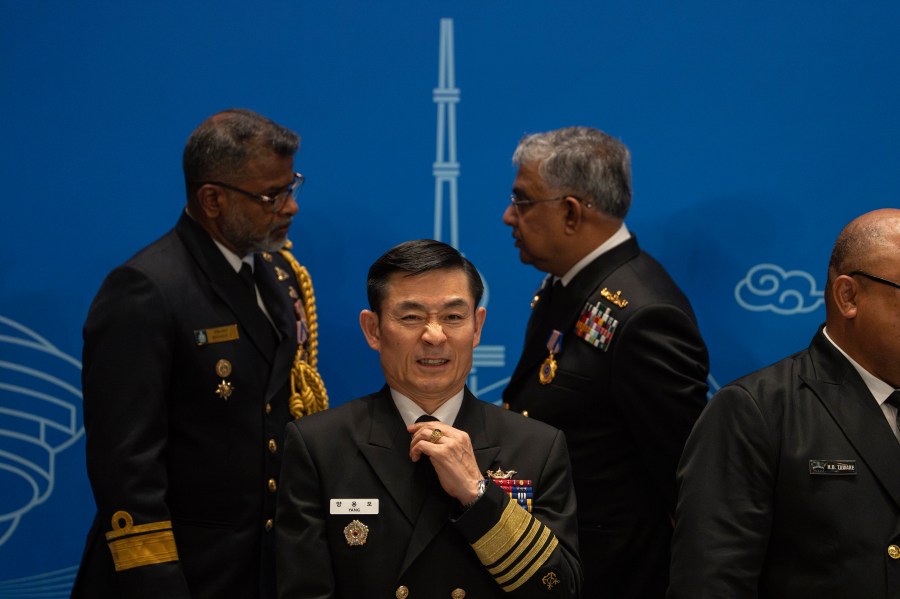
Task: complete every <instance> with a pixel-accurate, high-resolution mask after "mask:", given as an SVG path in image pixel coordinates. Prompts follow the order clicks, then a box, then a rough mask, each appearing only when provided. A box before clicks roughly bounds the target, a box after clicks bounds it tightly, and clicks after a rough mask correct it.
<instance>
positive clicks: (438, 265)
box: [366, 239, 484, 314]
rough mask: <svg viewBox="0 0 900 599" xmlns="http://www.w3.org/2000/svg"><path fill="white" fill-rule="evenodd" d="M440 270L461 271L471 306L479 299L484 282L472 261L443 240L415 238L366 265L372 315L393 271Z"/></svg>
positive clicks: (423, 271) (418, 271) (377, 310)
mask: <svg viewBox="0 0 900 599" xmlns="http://www.w3.org/2000/svg"><path fill="white" fill-rule="evenodd" d="M440 269H449V270H461V271H463V272H464V273H465V274H466V278H467V279H468V280H469V291H470V292H471V293H472V297H473V298H474V299H475V305H476V306H477V305H478V304H479V303H480V302H481V296H482V295H483V294H484V283H483V282H482V280H481V275H480V274H478V269H476V268H475V265H474V264H472V263H471V262H470V261H469V260H467V259H466V258H465V257H464V256H463V255H462V254H461V253H459V250H457V249H456V248H454V247H453V246H450V245H447V244H446V243H442V242H440V241H435V240H434V239H415V240H413V241H406V242H403V243H401V244H400V245H397V246H394V247H392V248H391V249H389V250H388V251H387V252H385V254H384V255H382V256H381V257H380V258H379V259H378V260H376V261H375V263H374V264H372V266H371V268H369V277H368V279H367V280H366V294H367V295H368V296H369V309H370V310H372V311H373V312H375V313H376V314H379V313H380V311H381V303H382V302H383V301H384V296H385V293H386V289H387V285H388V279H390V277H391V275H392V274H394V273H395V272H403V273H406V275H407V276H410V277H412V276H415V275H419V274H422V273H425V272H430V271H432V270H440Z"/></svg>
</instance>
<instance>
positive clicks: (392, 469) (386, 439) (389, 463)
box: [357, 386, 420, 524]
mask: <svg viewBox="0 0 900 599" xmlns="http://www.w3.org/2000/svg"><path fill="white" fill-rule="evenodd" d="M366 408H367V412H366V413H365V414H364V415H361V418H360V422H359V426H358V428H357V430H360V431H361V435H360V438H359V440H358V445H359V449H360V451H361V452H362V454H363V456H365V458H366V460H367V461H368V462H369V465H370V466H371V467H372V470H373V471H374V472H375V475H376V476H377V477H378V479H379V480H380V481H381V484H382V485H383V486H384V488H385V489H387V491H388V493H389V494H390V496H391V497H392V498H393V500H394V501H395V502H396V503H397V505H398V506H399V508H400V511H401V512H403V515H404V516H405V517H406V519H407V520H409V522H410V524H414V523H415V521H416V516H417V514H418V510H419V507H420V502H418V501H415V491H414V487H413V485H412V482H413V480H414V478H415V477H414V473H415V464H414V463H413V461H412V460H411V459H410V458H409V442H410V435H409V432H407V430H406V427H405V426H404V425H403V419H402V418H400V414H399V413H397V408H396V407H395V406H394V402H393V400H392V399H391V393H390V390H389V389H388V388H387V386H385V387H384V388H382V389H381V391H379V392H378V393H376V394H374V395H372V396H371V398H370V400H369V401H368V402H366ZM362 431H367V434H366V433H363V432H362Z"/></svg>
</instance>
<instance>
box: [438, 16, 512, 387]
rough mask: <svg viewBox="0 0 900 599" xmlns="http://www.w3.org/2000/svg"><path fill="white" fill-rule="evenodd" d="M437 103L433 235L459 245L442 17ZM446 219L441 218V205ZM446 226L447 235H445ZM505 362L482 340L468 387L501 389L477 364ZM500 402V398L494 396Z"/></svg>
mask: <svg viewBox="0 0 900 599" xmlns="http://www.w3.org/2000/svg"><path fill="white" fill-rule="evenodd" d="M433 97H434V103H435V104H437V136H436V140H437V148H436V151H435V159H434V164H433V165H432V173H433V174H434V238H435V239H436V240H438V241H445V242H446V243H448V244H450V245H452V246H453V247H455V248H456V249H460V248H459V201H458V200H459V183H458V180H459V172H460V168H459V159H458V158H457V155H456V105H457V104H459V98H460V93H459V88H458V87H456V66H455V63H454V49H453V19H441V35H440V51H439V58H438V85H437V87H435V88H434V96H433ZM445 206H446V209H447V212H446V214H447V222H446V223H445V222H444V214H445V212H444V208H445ZM445 229H449V231H448V232H449V239H446V240H445V238H444V233H445ZM481 280H482V281H483V282H484V297H483V299H482V302H481V304H482V305H483V306H487V304H488V302H489V301H490V290H489V287H488V283H487V281H486V280H485V278H484V276H482V277H481ZM504 366H506V346H505V345H485V344H481V345H479V346H478V347H476V348H475V352H474V354H473V356H472V372H471V373H470V374H469V380H468V385H469V389H470V390H471V391H472V393H474V394H475V395H477V396H480V397H481V398H482V399H486V400H488V401H490V398H488V397H486V395H487V394H488V393H490V392H491V391H494V390H495V389H502V388H503V387H504V386H505V385H506V383H507V382H509V377H506V378H503V379H501V380H498V381H496V382H493V383H490V384H487V385H485V386H483V387H480V386H479V379H478V370H479V368H503V367H504ZM497 402H499V400H497Z"/></svg>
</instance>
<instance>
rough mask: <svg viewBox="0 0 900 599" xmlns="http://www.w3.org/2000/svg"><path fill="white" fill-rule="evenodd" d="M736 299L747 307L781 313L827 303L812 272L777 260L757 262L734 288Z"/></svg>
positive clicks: (757, 310) (799, 311)
mask: <svg viewBox="0 0 900 599" xmlns="http://www.w3.org/2000/svg"><path fill="white" fill-rule="evenodd" d="M734 299H735V300H737V303H738V304H739V305H740V306H741V307H742V308H744V309H745V310H749V311H751V312H765V311H769V312H774V313H775V314H779V315H781V316H791V315H794V314H805V313H808V312H812V311H814V310H816V309H817V308H818V307H819V306H821V305H822V304H823V303H825V297H824V293H823V292H822V291H821V290H819V289H816V280H815V278H813V276H812V275H811V274H809V273H808V272H806V271H804V270H784V269H783V268H781V267H780V266H778V265H777V264H757V265H756V266H754V267H753V268H751V269H750V270H749V271H747V274H746V276H744V278H743V279H741V280H740V281H738V284H737V285H736V286H735V288H734Z"/></svg>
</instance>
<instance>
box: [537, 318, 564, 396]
mask: <svg viewBox="0 0 900 599" xmlns="http://www.w3.org/2000/svg"><path fill="white" fill-rule="evenodd" d="M562 340H563V334H562V333H561V332H559V331H557V330H556V329H553V332H551V333H550V336H549V337H548V338H547V350H548V351H549V352H550V355H549V356H547V359H546V360H544V363H543V364H541V370H540V372H539V373H538V377H539V379H540V381H541V384H542V385H549V384H550V381H552V380H553V377H555V376H556V366H557V364H556V358H555V357H554V356H556V354H558V353H559V352H560V350H561V349H562Z"/></svg>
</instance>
